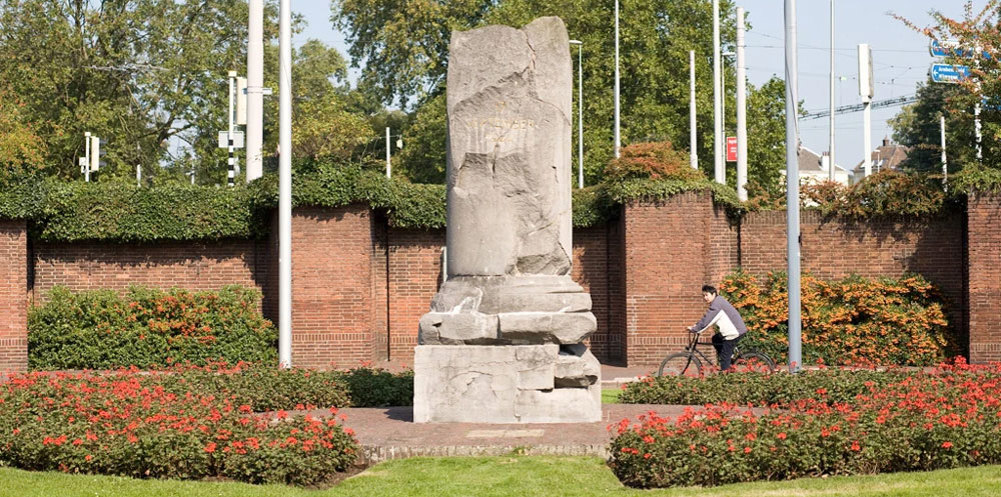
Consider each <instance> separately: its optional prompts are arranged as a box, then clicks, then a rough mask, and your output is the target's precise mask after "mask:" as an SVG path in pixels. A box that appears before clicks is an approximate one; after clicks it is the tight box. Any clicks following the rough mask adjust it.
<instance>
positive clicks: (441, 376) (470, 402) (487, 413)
mask: <svg viewBox="0 0 1001 497" xmlns="http://www.w3.org/2000/svg"><path fill="white" fill-rule="evenodd" d="M558 354H559V346H557V345H555V344H549V345H509V346H497V345H420V346H418V347H416V349H415V351H414V421H415V422H419V423H427V422H468V423H473V422H480V423H516V422H518V418H517V417H516V416H515V411H514V409H515V403H516V400H517V398H518V395H519V392H524V391H542V390H552V389H553V388H554V385H553V380H554V378H555V367H556V356H557V355H558ZM535 388H538V390H535ZM578 390H580V389H578Z"/></svg>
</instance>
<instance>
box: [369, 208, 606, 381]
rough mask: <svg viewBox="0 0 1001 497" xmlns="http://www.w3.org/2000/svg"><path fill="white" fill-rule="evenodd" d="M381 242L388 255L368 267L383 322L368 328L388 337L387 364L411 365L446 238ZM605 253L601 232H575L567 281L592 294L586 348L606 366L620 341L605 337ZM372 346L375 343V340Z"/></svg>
mask: <svg viewBox="0 0 1001 497" xmlns="http://www.w3.org/2000/svg"><path fill="white" fill-rule="evenodd" d="M385 237H386V238H385V241H384V242H380V243H385V246H386V247H387V248H388V250H387V251H385V252H382V251H377V253H376V255H375V257H376V259H378V260H377V261H375V262H373V265H374V266H378V267H375V268H374V270H373V271H374V274H377V276H375V277H374V283H373V287H374V288H377V293H380V292H381V294H379V295H376V296H375V297H374V302H375V303H376V305H377V307H379V308H382V307H385V315H388V319H383V320H376V321H375V322H374V323H373V324H374V329H375V330H376V331H375V334H376V335H377V336H379V335H384V336H387V337H388V342H389V350H388V358H389V359H390V360H391V361H392V362H394V363H405V364H412V361H413V355H414V346H416V345H417V321H418V320H419V319H420V317H421V316H422V315H423V314H424V313H426V312H427V311H428V309H429V307H430V304H431V298H432V297H434V295H435V293H436V292H437V291H438V286H439V284H440V282H441V278H442V274H441V270H442V266H441V264H442V260H441V257H442V247H444V245H445V232H444V231H443V230H406V229H396V228H390V229H388V230H387V231H386V234H385ZM607 247H608V242H607V233H606V227H604V226H602V227H596V228H585V229H577V230H575V231H574V248H573V256H574V262H573V264H574V267H573V273H572V277H573V279H574V281H576V282H578V283H579V284H581V286H583V287H584V289H585V290H586V291H589V292H590V293H591V299H592V303H593V312H594V314H595V317H596V318H597V319H598V331H597V332H596V333H595V334H594V335H592V337H591V348H592V350H593V352H594V354H595V356H597V357H598V358H599V359H602V360H608V361H610V360H615V359H617V358H619V357H620V355H621V354H620V353H619V350H618V346H619V342H620V339H619V338H618V337H617V336H615V335H614V334H612V333H610V332H609V321H610V318H609V314H610V313H611V309H610V305H609V304H610V301H609V298H608V293H609V292H608V288H609V280H610V279H611V278H610V277H609V275H610V274H611V275H612V278H614V275H615V274H616V273H615V270H614V269H612V270H610V269H609V267H608V266H609V257H608V249H607ZM381 267H385V268H386V269H380V268H381ZM387 275H388V277H387ZM383 279H385V281H383ZM387 323H388V328H387ZM376 343H380V341H379V339H378V338H377V339H376ZM377 356H378V358H384V357H385V356H379V355H378V354H377Z"/></svg>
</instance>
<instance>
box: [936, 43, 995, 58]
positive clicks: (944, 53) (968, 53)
mask: <svg viewBox="0 0 1001 497" xmlns="http://www.w3.org/2000/svg"><path fill="white" fill-rule="evenodd" d="M928 51H929V52H930V53H931V56H932V57H951V56H955V57H962V58H971V57H973V56H974V53H975V52H974V51H973V49H970V48H965V47H961V46H959V42H957V41H956V40H946V41H939V40H932V41H931V43H930V44H929V45H928ZM980 56H981V57H983V58H985V59H990V58H991V54H989V53H987V51H986V50H981V52H980Z"/></svg>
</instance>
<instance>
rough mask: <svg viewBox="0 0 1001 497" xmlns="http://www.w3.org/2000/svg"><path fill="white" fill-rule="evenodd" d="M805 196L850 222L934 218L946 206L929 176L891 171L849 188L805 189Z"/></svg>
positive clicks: (823, 186)
mask: <svg viewBox="0 0 1001 497" xmlns="http://www.w3.org/2000/svg"><path fill="white" fill-rule="evenodd" d="M802 196H803V197H804V198H806V199H809V200H811V201H813V202H814V203H816V204H817V205H818V208H819V209H820V210H821V211H822V212H823V213H825V214H831V215H838V216H843V217H846V218H850V219H867V218H872V217H879V216H927V215H934V214H938V213H940V212H941V211H942V208H943V206H944V205H945V193H944V192H943V191H942V188H941V186H940V185H939V184H938V183H932V181H931V180H930V179H929V178H928V177H927V176H920V175H916V174H904V173H901V172H899V171H893V170H889V169H887V170H884V171H880V172H878V173H876V174H873V175H871V176H869V177H867V178H865V179H864V180H862V181H860V182H858V183H856V184H854V185H852V186H850V187H849V186H843V185H839V184H836V183H830V182H823V183H819V184H816V185H804V186H803V189H802Z"/></svg>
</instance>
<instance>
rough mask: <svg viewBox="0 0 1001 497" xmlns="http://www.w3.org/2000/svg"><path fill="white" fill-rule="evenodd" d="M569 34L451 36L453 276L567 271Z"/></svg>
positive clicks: (536, 27) (549, 20) (550, 30)
mask: <svg viewBox="0 0 1001 497" xmlns="http://www.w3.org/2000/svg"><path fill="white" fill-rule="evenodd" d="M568 43H569V38H568V37H567V33H566V28H565V27H564V25H563V21H562V20H560V19H559V18H556V17H544V18H540V19H537V20H535V21H533V22H532V23H531V24H529V25H528V26H526V27H525V28H524V29H522V30H518V29H514V28H509V27H505V26H487V27H484V28H479V29H474V30H471V31H465V32H456V33H453V35H452V40H451V44H450V46H449V51H450V55H449V65H448V81H447V84H448V96H447V107H448V131H449V135H448V161H447V162H448V163H447V180H448V213H447V223H448V226H449V230H448V231H447V235H446V236H447V240H446V243H447V245H448V251H449V261H448V274H449V276H450V277H452V276H457V275H483V276H491V275H505V274H506V275H519V274H548V275H565V274H568V273H569V271H570V260H571V254H570V250H571V243H570V241H571V238H570V234H571V219H570V217H571V211H570V188H569V181H570V174H569V168H570V144H571V142H570V130H571V124H570V116H571V108H570V104H571V98H572V97H571V89H572V87H571V77H572V65H571V61H570V51H569V44H568Z"/></svg>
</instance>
